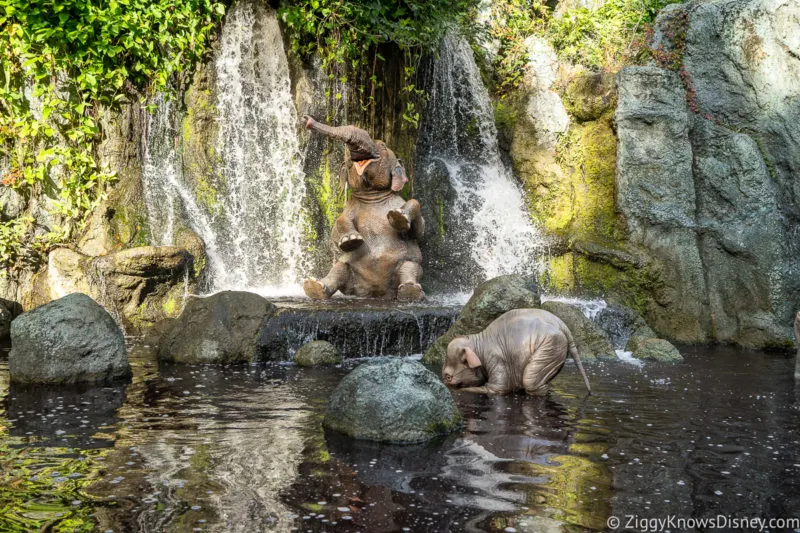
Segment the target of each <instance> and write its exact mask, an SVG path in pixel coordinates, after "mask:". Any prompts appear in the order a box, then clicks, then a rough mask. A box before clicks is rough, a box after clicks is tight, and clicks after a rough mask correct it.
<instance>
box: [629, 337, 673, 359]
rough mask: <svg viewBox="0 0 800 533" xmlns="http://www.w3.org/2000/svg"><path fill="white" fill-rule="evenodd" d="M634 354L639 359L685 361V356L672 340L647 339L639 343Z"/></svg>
mask: <svg viewBox="0 0 800 533" xmlns="http://www.w3.org/2000/svg"><path fill="white" fill-rule="evenodd" d="M633 356H634V357H635V358H637V359H645V360H650V361H659V362H661V363H676V362H679V361H683V356H681V353H680V352H679V351H678V349H677V348H675V346H673V345H672V343H671V342H669V341H667V340H664V339H646V340H645V341H643V342H641V343H637V345H636V349H635V350H634V352H633Z"/></svg>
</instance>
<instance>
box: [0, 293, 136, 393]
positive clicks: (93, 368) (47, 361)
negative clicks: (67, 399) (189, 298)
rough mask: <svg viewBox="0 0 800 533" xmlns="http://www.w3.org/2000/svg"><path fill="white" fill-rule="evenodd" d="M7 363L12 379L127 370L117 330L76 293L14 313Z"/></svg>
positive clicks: (112, 374) (64, 379)
mask: <svg viewBox="0 0 800 533" xmlns="http://www.w3.org/2000/svg"><path fill="white" fill-rule="evenodd" d="M8 366H9V373H10V374H11V381H13V382H17V383H75V382H89V381H104V380H108V379H115V378H122V377H127V376H130V374H131V369H130V365H129V364H128V357H127V353H126V351H125V338H124V336H123V334H122V330H120V329H119V327H118V326H117V324H116V323H115V322H114V319H113V318H112V317H111V315H110V314H108V312H107V311H106V310H105V309H103V308H102V307H101V306H100V305H99V304H98V303H97V302H95V301H94V300H92V299H91V298H90V297H88V296H86V295H85V294H81V293H74V294H70V295H68V296H64V297H63V298H60V299H58V300H55V301H53V302H50V303H48V304H46V305H43V306H41V307H39V308H37V309H35V310H33V311H30V312H28V313H24V314H22V315H20V316H19V317H17V318H16V319H15V320H14V321H13V322H12V323H11V353H10V354H9V358H8Z"/></svg>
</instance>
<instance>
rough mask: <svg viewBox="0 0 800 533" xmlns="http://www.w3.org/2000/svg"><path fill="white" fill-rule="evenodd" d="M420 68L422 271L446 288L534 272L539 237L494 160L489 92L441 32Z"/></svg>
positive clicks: (468, 52)
mask: <svg viewBox="0 0 800 533" xmlns="http://www.w3.org/2000/svg"><path fill="white" fill-rule="evenodd" d="M423 71H424V75H423V85H424V87H425V88H426V89H427V91H428V94H429V97H430V100H429V101H428V103H427V105H426V108H425V114H424V117H423V119H422V124H421V127H420V128H421V129H420V137H419V140H418V143H417V164H416V166H415V168H416V173H417V179H416V188H417V190H418V191H419V197H420V199H421V201H422V203H423V206H425V209H426V215H427V219H428V220H429V224H430V225H431V226H433V227H432V228H431V229H432V230H433V232H436V233H437V234H436V235H435V236H429V239H432V240H433V242H432V243H431V245H429V246H427V247H426V249H424V253H425V254H427V255H428V256H429V257H426V266H427V269H426V271H427V272H428V273H431V272H432V273H433V276H434V277H436V276H437V274H438V275H439V276H442V277H443V281H445V285H446V286H447V287H448V289H449V290H464V289H470V288H472V287H474V286H475V284H476V283H478V282H480V281H482V280H484V279H487V278H491V277H494V276H498V275H501V274H510V273H523V272H532V271H535V270H536V265H535V252H536V250H537V249H538V248H539V247H540V246H541V237H540V235H539V233H538V231H537V229H536V228H535V227H534V226H533V224H532V223H531V221H530V218H529V215H528V213H527V210H526V207H525V202H524V200H523V196H522V192H521V190H520V187H519V185H518V183H517V182H516V181H515V179H514V176H513V174H512V173H511V171H510V169H509V168H508V167H507V166H506V165H505V164H504V163H503V161H502V159H501V156H500V149H499V147H498V142H497V130H496V128H495V124H494V115H493V112H492V107H491V103H490V100H489V94H488V91H487V90H486V87H484V85H483V82H482V81H481V76H480V72H479V70H478V67H477V65H476V64H475V59H474V57H473V53H472V49H471V48H470V46H469V43H467V41H466V40H465V39H464V38H463V37H459V36H456V35H453V34H450V35H447V36H446V37H445V38H444V39H443V42H442V45H441V48H440V49H439V54H438V56H437V57H436V58H432V59H431V60H429V62H428V64H427V65H426V67H424V68H423ZM437 222H438V224H437ZM437 225H438V228H437ZM437 229H438V232H437V231H436V230H437ZM433 232H430V233H433ZM437 241H438V242H437ZM429 242H431V241H430V240H429ZM444 276H446V280H444Z"/></svg>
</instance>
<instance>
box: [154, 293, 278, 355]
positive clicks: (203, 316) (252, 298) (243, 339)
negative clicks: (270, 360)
mask: <svg viewBox="0 0 800 533" xmlns="http://www.w3.org/2000/svg"><path fill="white" fill-rule="evenodd" d="M274 312H275V306H274V305H273V304H272V303H270V302H269V301H268V300H267V299H266V298H264V297H263V296H260V295H258V294H255V293H251V292H243V291H223V292H219V293H217V294H214V295H212V296H208V297H205V298H191V299H190V300H189V301H188V302H187V303H186V307H185V308H184V310H183V313H181V316H180V317H179V318H177V319H176V320H174V321H173V322H172V323H171V324H170V325H169V326H168V327H167V330H166V332H165V333H164V335H163V336H162V338H161V342H160V346H159V351H158V356H159V359H160V360H162V361H171V362H175V363H245V362H250V361H253V360H254V359H255V357H256V336H257V334H258V331H259V328H260V326H261V323H262V322H263V321H264V318H265V317H268V316H271V315H272V314H273V313H274Z"/></svg>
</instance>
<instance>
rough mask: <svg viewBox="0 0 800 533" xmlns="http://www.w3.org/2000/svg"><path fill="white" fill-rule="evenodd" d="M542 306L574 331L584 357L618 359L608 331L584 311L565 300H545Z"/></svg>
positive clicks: (587, 358) (579, 349) (579, 350)
mask: <svg viewBox="0 0 800 533" xmlns="http://www.w3.org/2000/svg"><path fill="white" fill-rule="evenodd" d="M541 308H542V309H544V310H545V311H549V312H551V313H553V314H554V315H556V316H557V317H558V318H560V319H561V320H563V321H564V323H565V324H566V325H567V327H568V328H569V330H570V332H572V336H573V337H574V339H575V344H576V345H577V346H578V352H579V353H580V356H581V358H582V359H585V360H590V359H596V358H601V359H603V358H606V359H616V357H617V354H616V353H615V352H614V347H613V346H612V345H611V341H610V340H609V338H608V336H607V335H606V333H605V332H604V331H603V330H602V329H600V327H599V326H598V325H597V324H595V323H594V322H592V321H591V319H589V318H587V317H586V315H584V314H583V312H582V311H581V310H580V309H579V308H577V307H575V306H573V305H569V304H566V303H564V302H556V301H549V302H544V303H543V304H542V305H541Z"/></svg>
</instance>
